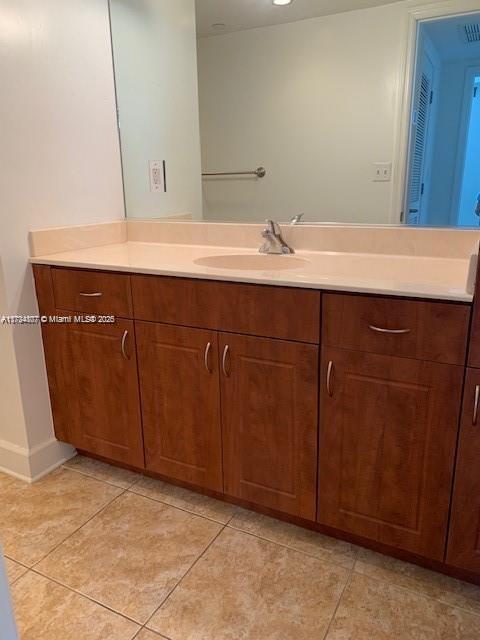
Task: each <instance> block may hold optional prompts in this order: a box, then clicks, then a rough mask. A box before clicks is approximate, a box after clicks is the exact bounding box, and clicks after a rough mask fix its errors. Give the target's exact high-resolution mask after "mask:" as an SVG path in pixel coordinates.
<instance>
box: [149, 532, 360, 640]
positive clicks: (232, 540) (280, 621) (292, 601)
mask: <svg viewBox="0 0 480 640" xmlns="http://www.w3.org/2000/svg"><path fill="white" fill-rule="evenodd" d="M348 573H349V572H348V571H347V570H346V569H344V568H343V567H340V566H338V565H334V564H330V563H324V562H322V561H320V560H317V559H316V558H311V557H309V556H306V555H304V554H301V553H298V552H296V551H293V550H292V549H287V548H286V547H282V546H279V545H276V544H274V543H272V542H268V541H266V540H261V539H259V538H256V537H254V536H250V535H248V534H246V533H242V532H240V531H235V530H234V529H228V528H227V529H224V531H222V533H221V534H220V536H219V537H218V538H217V540H215V542H214V543H213V544H212V546H211V547H210V548H209V549H208V551H207V552H206V553H205V554H204V555H203V557H202V558H201V559H200V560H199V562H198V563H197V564H196V565H195V566H194V567H193V569H192V570H191V571H190V572H189V573H188V575H187V576H186V577H185V578H184V579H183V580H182V582H181V583H180V585H179V586H178V587H177V588H176V589H175V591H174V592H173V593H172V595H171V596H170V597H169V598H168V600H167V601H166V602H165V604H164V605H163V606H162V607H161V608H160V609H159V610H158V611H157V613H156V614H155V615H154V617H153V618H152V620H151V621H150V622H149V623H148V625H147V626H148V627H149V628H151V629H153V630H154V631H158V632H159V633H161V634H163V635H165V636H167V637H169V638H171V639H172V640H212V639H214V638H218V639H219V640H220V639H226V638H228V639H232V640H243V639H248V640H273V639H275V640H278V639H282V640H284V639H285V640H287V639H288V640H290V639H292V640H293V639H295V640H315V639H318V640H321V639H322V638H323V635H324V633H325V631H326V629H327V627H328V624H329V622H330V620H331V618H332V616H333V613H334V610H335V607H336V605H337V603H338V600H339V598H340V595H341V593H342V590H343V588H344V585H345V583H346V581H347V577H348Z"/></svg>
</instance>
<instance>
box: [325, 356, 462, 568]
mask: <svg viewBox="0 0 480 640" xmlns="http://www.w3.org/2000/svg"><path fill="white" fill-rule="evenodd" d="M462 380H463V368H462V367H457V366H452V365H444V364H439V363H432V362H424V361H420V360H412V359H407V358H395V357H392V356H383V355H376V354H369V353H362V352H359V351H346V350H341V349H334V348H329V347H326V348H325V349H324V351H323V362H322V384H321V388H322V392H321V393H322V401H321V402H322V403H321V424H320V462H319V498H318V520H319V522H321V523H323V524H325V525H329V526H331V527H335V528H336V529H341V530H343V531H347V532H350V533H353V534H356V535H358V536H362V537H364V538H370V539H372V540H375V541H377V542H380V543H383V544H386V545H390V546H392V547H397V548H399V549H404V550H407V551H410V552H412V553H415V554H418V555H422V556H425V557H427V558H432V559H435V560H440V561H442V560H443V556H444V549H445V540H446V531H447V524H448V512H449V502H450V491H451V484H452V474H453V465H454V455H455V444H456V437H457V422H458V415H459V408H460V400H461V389H462Z"/></svg>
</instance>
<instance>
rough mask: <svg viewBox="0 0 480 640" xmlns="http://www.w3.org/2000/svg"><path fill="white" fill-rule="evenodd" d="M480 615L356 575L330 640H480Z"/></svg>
mask: <svg viewBox="0 0 480 640" xmlns="http://www.w3.org/2000/svg"><path fill="white" fill-rule="evenodd" d="M479 638H480V617H479V616H477V615H474V614H473V613H468V612H467V611H463V610H462V609H457V608H454V607H450V606H448V605H446V604H443V603H441V602H437V601H436V600H432V599H430V598H426V597H423V596H421V595H419V594H416V593H412V592H410V591H406V590H405V589H400V588H398V587H395V586H394V585H392V584H389V583H387V582H383V581H381V580H373V579H370V578H366V577H365V576H361V575H356V574H354V575H353V578H352V580H351V582H350V584H349V586H348V587H347V589H346V591H345V593H344V595H343V597H342V599H341V601H340V606H339V607H338V610H337V613H336V615H335V619H334V621H333V623H332V625H331V628H330V631H329V633H328V634H327V640H478V639H479Z"/></svg>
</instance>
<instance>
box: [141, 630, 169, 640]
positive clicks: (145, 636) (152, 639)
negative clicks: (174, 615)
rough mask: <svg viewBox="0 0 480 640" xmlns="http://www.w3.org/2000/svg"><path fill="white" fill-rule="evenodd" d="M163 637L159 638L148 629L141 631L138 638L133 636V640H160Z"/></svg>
mask: <svg viewBox="0 0 480 640" xmlns="http://www.w3.org/2000/svg"><path fill="white" fill-rule="evenodd" d="M162 638H164V636H159V635H158V633H154V632H153V631H150V630H149V629H142V630H141V631H140V633H139V634H138V636H135V640H162Z"/></svg>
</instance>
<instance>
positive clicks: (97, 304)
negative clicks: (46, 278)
mask: <svg viewBox="0 0 480 640" xmlns="http://www.w3.org/2000/svg"><path fill="white" fill-rule="evenodd" d="M52 282H53V292H54V296H55V305H56V307H57V309H66V310H68V311H78V312H82V313H89V314H105V315H109V314H111V315H114V316H119V317H122V318H131V317H133V305H132V292H131V287H130V276H129V275H124V274H120V273H104V272H100V271H91V270H90V271H89V270H88V269H85V270H82V269H59V268H52ZM85 294H86V295H85ZM92 294H94V295H96V294H100V295H98V296H97V297H91V296H92Z"/></svg>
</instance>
